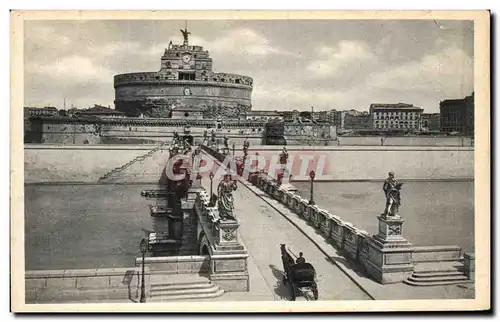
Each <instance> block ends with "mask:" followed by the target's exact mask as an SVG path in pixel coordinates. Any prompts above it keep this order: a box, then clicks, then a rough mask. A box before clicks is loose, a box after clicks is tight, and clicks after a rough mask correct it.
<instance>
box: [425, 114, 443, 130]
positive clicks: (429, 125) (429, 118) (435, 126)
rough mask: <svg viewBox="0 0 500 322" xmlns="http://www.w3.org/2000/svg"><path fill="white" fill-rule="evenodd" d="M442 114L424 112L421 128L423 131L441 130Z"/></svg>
mask: <svg viewBox="0 0 500 322" xmlns="http://www.w3.org/2000/svg"><path fill="white" fill-rule="evenodd" d="M440 119H441V115H440V114H439V113H422V118H421V120H420V130H421V131H422V132H439V131H440V130H441V120H440Z"/></svg>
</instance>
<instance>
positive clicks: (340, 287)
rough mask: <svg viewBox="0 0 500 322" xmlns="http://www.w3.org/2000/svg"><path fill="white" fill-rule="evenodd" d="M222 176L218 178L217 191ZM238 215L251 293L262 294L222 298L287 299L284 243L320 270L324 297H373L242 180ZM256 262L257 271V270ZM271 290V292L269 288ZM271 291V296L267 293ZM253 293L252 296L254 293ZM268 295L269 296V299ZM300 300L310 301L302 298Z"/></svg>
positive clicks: (206, 184) (207, 183)
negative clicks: (284, 275) (300, 253)
mask: <svg viewBox="0 0 500 322" xmlns="http://www.w3.org/2000/svg"><path fill="white" fill-rule="evenodd" d="M218 183H219V179H218V178H215V179H214V191H216V187H217V184H218ZM202 185H203V186H204V187H208V189H207V190H210V181H209V179H208V178H203V180H202ZM234 197H235V215H236V217H237V219H238V221H239V223H240V227H239V237H240V240H241V242H242V244H243V245H245V247H246V248H247V250H248V253H249V271H250V272H249V273H250V279H251V286H250V287H251V291H250V294H252V293H253V292H256V290H255V288H258V291H259V292H260V291H261V292H262V293H263V294H262V296H259V295H258V296H255V297H254V296H251V297H250V296H246V295H245V294H238V293H229V294H226V295H224V296H223V297H222V298H219V300H228V301H231V300H239V299H241V300H245V301H247V300H250V298H255V299H259V300H274V301H287V300H289V297H290V288H289V286H287V285H284V284H283V281H282V279H283V264H282V262H281V251H280V244H281V243H283V244H286V245H287V248H288V249H290V250H291V251H292V252H293V253H294V254H295V255H298V253H299V252H303V253H304V257H305V258H306V260H307V261H308V262H310V263H311V264H312V265H313V266H314V267H315V269H316V272H317V278H318V289H319V299H320V300H370V299H371V298H370V297H369V296H368V295H367V294H366V293H365V292H363V290H361V289H360V288H359V287H358V286H357V285H356V284H355V283H354V282H353V281H351V280H350V279H349V277H348V276H347V275H345V274H344V273H343V272H342V271H341V270H340V269H339V268H338V267H337V266H335V265H333V264H332V263H331V262H330V259H329V258H327V257H326V256H325V255H324V254H323V253H322V252H321V251H320V250H319V249H318V247H316V245H315V244H314V243H313V242H311V240H309V239H308V238H307V237H306V236H305V235H304V234H303V233H302V232H301V231H300V230H298V229H297V228H296V227H295V226H294V225H293V224H291V223H290V222H289V221H288V220H286V219H285V218H284V217H283V216H282V215H281V214H280V213H279V212H277V211H276V210H275V209H273V207H272V206H270V205H269V204H268V203H266V202H265V201H264V200H263V199H262V198H258V197H256V196H255V195H254V194H253V193H252V192H251V191H250V190H249V189H248V188H246V187H245V186H244V185H242V184H241V183H240V184H238V189H237V190H236V191H235V193H234ZM254 264H255V266H256V268H257V271H253V270H254V268H253V267H252V266H253V265H254ZM266 290H268V291H266ZM269 291H270V293H271V294H270V295H271V297H268V296H264V295H265V294H266V293H268V292H269ZM250 294H249V295H250ZM266 297H267V298H266ZM297 300H298V301H304V300H306V299H305V298H304V297H298V298H297Z"/></svg>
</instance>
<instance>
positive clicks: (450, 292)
mask: <svg viewBox="0 0 500 322" xmlns="http://www.w3.org/2000/svg"><path fill="white" fill-rule="evenodd" d="M240 182H241V183H240V185H239V186H240V187H241V186H245V188H246V190H247V191H248V192H251V193H253V194H254V195H256V196H258V197H260V199H262V200H263V201H265V203H267V204H268V205H269V206H271V207H272V208H273V209H274V211H276V212H277V213H279V214H280V215H281V216H283V217H284V218H286V219H287V220H288V221H289V222H290V223H291V224H293V225H294V227H295V229H297V233H299V232H300V233H301V234H304V235H305V236H307V238H308V239H309V240H310V241H311V242H312V243H314V244H315V245H316V247H317V248H318V249H320V250H321V252H322V253H323V254H324V255H325V256H326V257H327V258H329V260H330V261H331V263H332V264H335V265H336V266H337V267H339V268H340V269H341V270H342V272H344V273H345V274H346V275H347V276H349V278H350V279H351V280H352V281H354V282H355V283H356V284H357V285H358V286H359V287H360V288H362V289H363V290H365V291H366V292H367V293H368V294H370V296H371V297H373V298H374V299H376V300H400V299H473V298H474V296H475V291H474V284H456V285H442V286H425V287H415V286H411V285H407V284H404V283H396V284H387V285H382V284H379V283H377V282H375V281H373V280H371V279H370V278H369V277H367V276H366V275H365V274H364V273H363V272H362V270H361V267H360V266H358V265H356V264H355V263H354V262H352V261H347V260H346V259H345V257H343V256H342V255H341V254H340V253H339V252H338V250H337V249H335V247H333V245H331V244H330V243H329V242H328V241H326V240H325V238H324V237H323V236H321V235H319V234H318V233H317V232H316V231H315V228H313V227H312V226H310V225H309V224H308V223H307V222H306V221H304V220H303V219H302V218H300V217H299V216H298V215H296V214H295V213H293V212H292V211H290V210H289V209H288V208H286V207H285V206H283V205H282V204H281V203H279V202H278V201H276V200H274V199H272V198H270V197H269V196H268V195H267V194H265V193H263V192H262V191H261V190H260V189H258V188H257V187H255V186H253V185H252V184H250V183H249V182H248V181H246V180H240ZM241 190H242V189H240V191H241ZM236 202H237V201H236ZM373 220H376V218H373ZM320 289H321V286H320Z"/></svg>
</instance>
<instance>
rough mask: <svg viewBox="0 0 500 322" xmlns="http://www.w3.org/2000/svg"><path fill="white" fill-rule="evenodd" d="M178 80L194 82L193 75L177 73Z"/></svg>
mask: <svg viewBox="0 0 500 322" xmlns="http://www.w3.org/2000/svg"><path fill="white" fill-rule="evenodd" d="M179 80H195V74H194V73H179Z"/></svg>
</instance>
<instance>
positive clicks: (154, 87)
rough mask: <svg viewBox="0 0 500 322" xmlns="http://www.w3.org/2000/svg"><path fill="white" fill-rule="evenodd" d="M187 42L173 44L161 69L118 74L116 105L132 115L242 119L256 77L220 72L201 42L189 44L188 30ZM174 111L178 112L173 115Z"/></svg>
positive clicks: (187, 34) (168, 49) (185, 39)
mask: <svg viewBox="0 0 500 322" xmlns="http://www.w3.org/2000/svg"><path fill="white" fill-rule="evenodd" d="M181 32H182V35H183V37H184V43H183V44H182V45H174V44H172V42H170V44H169V46H168V48H167V49H165V52H164V54H163V56H162V57H161V67H160V70H159V71H158V72H142V73H129V74H120V75H116V76H115V77H114V88H115V107H116V110H117V111H121V112H124V113H126V114H127V116H139V115H141V113H142V114H143V115H144V116H146V117H170V116H174V117H175V116H176V115H173V114H177V112H175V109H176V108H179V107H180V108H181V109H179V110H178V111H181V115H180V117H183V118H191V117H192V115H191V113H193V114H196V115H199V113H202V114H203V117H204V118H216V117H217V116H221V117H225V118H233V119H236V118H239V117H240V114H242V113H243V114H244V113H246V112H247V111H249V110H250V109H251V105H252V104H251V95H252V88H253V80H252V78H251V77H248V76H242V75H236V74H227V73H215V72H214V71H212V58H210V55H209V53H208V51H207V50H204V49H203V47H201V46H191V45H190V44H189V39H188V37H189V34H190V32H188V30H187V28H186V29H185V30H181ZM172 110H174V113H173V114H172V113H170V112H171V111H172Z"/></svg>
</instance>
